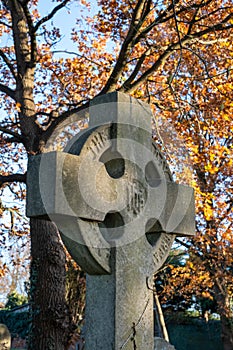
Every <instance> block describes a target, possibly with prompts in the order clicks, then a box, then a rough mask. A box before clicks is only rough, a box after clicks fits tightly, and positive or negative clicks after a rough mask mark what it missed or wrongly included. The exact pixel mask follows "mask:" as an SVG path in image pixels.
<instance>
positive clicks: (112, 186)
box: [27, 92, 195, 350]
mask: <svg viewBox="0 0 233 350" xmlns="http://www.w3.org/2000/svg"><path fill="white" fill-rule="evenodd" d="M27 186H28V195H27V215H28V216H29V217H37V218H48V219H50V220H53V221H54V222H55V223H56V224H57V226H58V228H59V230H60V232H61V236H62V239H63V241H64V243H65V245H66V247H67V249H68V251H69V252H70V254H71V256H72V257H73V258H74V259H75V260H76V261H77V262H78V264H79V265H80V266H81V267H82V268H83V269H84V271H86V272H87V294H86V312H85V329H86V335H85V349H86V350H97V349H98V350H101V349H102V350H110V349H112V350H121V349H124V350H131V349H132V350H134V349H138V350H144V349H146V350H153V349H154V345H155V342H154V334H153V330H154V326H153V285H152V276H153V274H154V273H155V272H156V270H158V268H159V267H160V266H161V265H162V264H163V263H164V261H165V260H166V258H167V256H168V254H169V251H170V248H171V246H172V243H173V241H174V238H175V235H180V236H186V235H192V234H194V230H195V225H194V197H193V190H192V188H190V187H187V186H183V185H178V184H176V183H175V182H173V180H172V177H171V173H170V171H169V168H168V166H167V164H166V161H165V160H164V158H163V156H162V154H161V153H160V151H159V150H158V149H157V147H156V146H155V145H154V144H153V143H152V139H151V111H150V109H149V107H148V105H146V104H144V103H142V102H140V101H137V100H135V99H133V98H131V97H130V96H128V95H125V94H122V93H117V92H114V93H111V94H107V95H103V96H100V97H97V98H96V99H94V100H93V102H92V104H91V106H90V122H89V128H88V129H87V130H85V131H84V132H81V133H80V134H78V135H77V136H76V137H74V138H73V139H72V140H71V141H70V142H69V143H68V144H67V146H66V148H65V150H64V152H50V153H46V154H43V155H39V156H34V157H31V158H30V159H29V165H28V175H27ZM158 349H160V347H158ZM161 349H162V348H161Z"/></svg>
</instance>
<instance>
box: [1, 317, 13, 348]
mask: <svg viewBox="0 0 233 350" xmlns="http://www.w3.org/2000/svg"><path fill="white" fill-rule="evenodd" d="M10 348H11V335H10V332H9V330H8V328H7V326H5V325H4V324H2V323H0V350H10Z"/></svg>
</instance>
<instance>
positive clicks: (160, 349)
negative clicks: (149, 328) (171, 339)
mask: <svg viewBox="0 0 233 350" xmlns="http://www.w3.org/2000/svg"><path fill="white" fill-rule="evenodd" d="M154 341H155V347H154V350H175V347H174V346H173V345H171V344H170V343H168V342H167V341H166V340H165V339H162V338H157V337H156V338H155V339H154Z"/></svg>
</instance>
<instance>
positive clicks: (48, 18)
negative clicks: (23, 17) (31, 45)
mask: <svg viewBox="0 0 233 350" xmlns="http://www.w3.org/2000/svg"><path fill="white" fill-rule="evenodd" d="M70 1H71V0H63V1H62V2H61V3H60V4H59V5H57V6H56V7H54V9H53V10H52V11H51V12H50V13H49V14H48V15H47V16H45V17H43V18H41V19H40V20H39V21H38V22H37V23H36V25H35V27H34V32H37V30H38V29H39V27H40V26H41V25H42V24H44V23H45V22H48V21H49V20H50V19H52V18H53V16H54V15H55V14H56V13H57V12H58V11H59V10H60V9H62V8H63V7H65V6H66V4H68V2H70Z"/></svg>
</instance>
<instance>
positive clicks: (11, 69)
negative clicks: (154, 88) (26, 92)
mask: <svg viewBox="0 0 233 350" xmlns="http://www.w3.org/2000/svg"><path fill="white" fill-rule="evenodd" d="M0 57H2V59H3V61H4V62H5V63H6V65H7V66H8V68H9V69H10V71H11V74H12V75H13V77H14V78H15V79H16V74H15V70H14V66H13V64H12V63H11V62H10V60H9V59H8V57H7V55H6V54H5V52H3V51H2V50H0Z"/></svg>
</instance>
